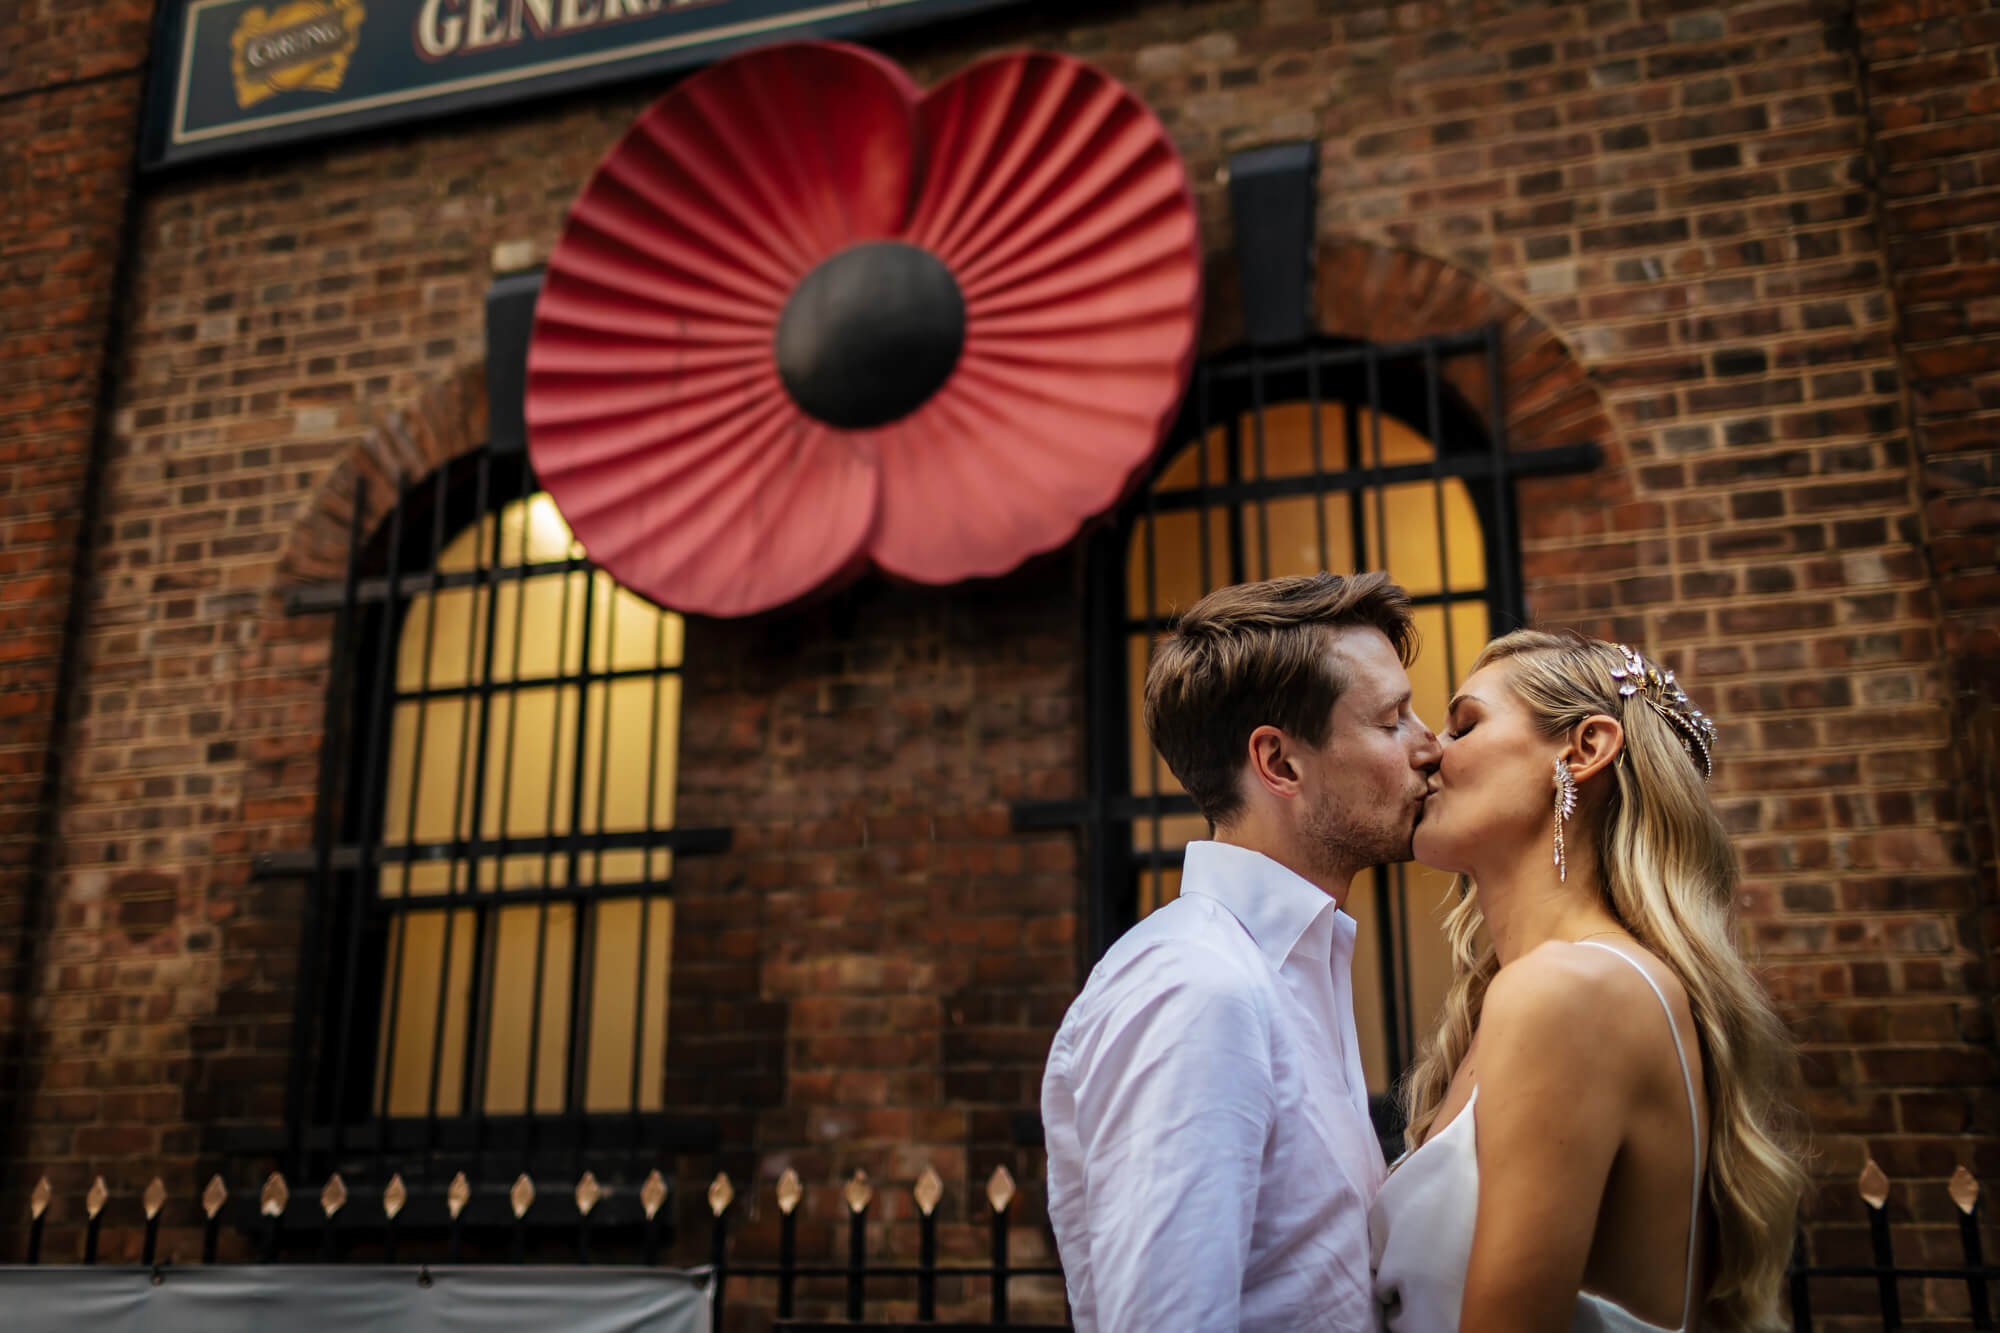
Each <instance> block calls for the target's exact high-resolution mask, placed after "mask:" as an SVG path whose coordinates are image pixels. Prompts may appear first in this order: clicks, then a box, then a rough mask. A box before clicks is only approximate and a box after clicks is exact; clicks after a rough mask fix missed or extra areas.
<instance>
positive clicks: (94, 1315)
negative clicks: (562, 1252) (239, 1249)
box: [0, 1264, 710, 1333]
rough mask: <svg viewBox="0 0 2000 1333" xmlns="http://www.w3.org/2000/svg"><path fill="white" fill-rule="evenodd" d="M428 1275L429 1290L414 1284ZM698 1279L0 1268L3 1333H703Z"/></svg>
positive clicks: (621, 1274) (560, 1271) (620, 1272)
mask: <svg viewBox="0 0 2000 1333" xmlns="http://www.w3.org/2000/svg"><path fill="white" fill-rule="evenodd" d="M426 1273H427V1274H428V1277H429V1282H428V1284H426V1283H425V1282H424V1281H422V1278H423V1277H424V1275H425V1274H426ZM709 1309H710V1307H709V1298H708V1285H707V1282H706V1281H705V1279H704V1278H703V1277H701V1276H700V1275H692V1274H687V1273H680V1272H674V1271H669V1270H661V1269H656V1268H608V1267H607V1268H526V1267H523V1268H512V1267H507V1268H502V1267H477V1268H473V1267H464V1268H432V1269H428V1270H426V1269H421V1268H418V1267H416V1266H414V1265H413V1266H409V1267H404V1266H401V1265H398V1266H396V1267H393V1268H391V1267H379V1266H377V1267H369V1266H365V1265H360V1264H328V1265H323V1266H317V1267H314V1266H305V1265H283V1264H269V1265H247V1264H245V1265H234V1264H231V1265H215V1266H208V1267H200V1268H171V1267H169V1268H163V1269H161V1270H160V1281H159V1283H158V1285H155V1284H154V1282H153V1276H152V1273H151V1271H150V1270H148V1269H144V1268H123V1267H120V1268H112V1267H91V1268H78V1267H35V1268H0V1328H4V1329H6V1330H7V1331H8V1333H41V1330H44V1329H47V1330H51V1331H53V1330H58V1329H60V1330H64V1333H72V1331H75V1330H85V1329H87V1330H89V1331H90V1333H332V1331H333V1330H340V1331H341V1333H352V1330H355V1329H366V1330H368V1333H458V1331H459V1330H463V1331H464V1333H473V1331H474V1330H478V1333H494V1331H495V1330H521V1331H522V1333H528V1331H529V1330H532V1331H533V1333H545V1331H549V1333H553V1331H555V1330H560V1333H709V1324H710V1321H709Z"/></svg>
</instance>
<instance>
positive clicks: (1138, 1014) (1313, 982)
mask: <svg viewBox="0 0 2000 1333" xmlns="http://www.w3.org/2000/svg"><path fill="white" fill-rule="evenodd" d="M1414 646H1415V644H1414V635H1413V633H1412V631H1411V628H1410V618H1409V598H1408V597H1407V596H1406V595H1405V594H1404V592H1403V590H1402V589H1401V588H1399V587H1397V586H1396V585H1395V584H1393V583H1391V582H1389V580H1388V578H1387V577H1386V576H1385V575H1382V574H1362V575H1357V576H1354V577H1351V578H1342V577H1339V576H1337V575H1333V574H1317V575H1312V576H1309V577H1301V578H1290V579H1276V580H1272V581H1270V582H1267V583H1254V584H1243V585H1239V586H1237V587H1231V588H1223V589H1220V590H1218V591H1216V592H1214V593H1211V594H1209V595H1208V596H1207V597H1204V598H1203V599H1202V600H1201V601H1199V602H1197V603H1195V604H1194V605H1193V606H1191V607H1189V608H1188V610H1187V611H1186V612H1185V613H1184V614H1183V615H1182V616H1181V617H1180V618H1179V620H1178V621H1177V622H1176V624H1175V627H1174V629H1173V631H1172V632H1171V633H1170V634H1168V635H1167V636H1166V637H1165V638H1164V639H1162V640H1161V642H1160V643H1159V645H1158V646H1157V647H1156V649H1155V651H1154V654H1153V660H1152V665H1151V667H1150V669H1149V670H1148V672H1147V674H1146V727H1147V730H1148V731H1149V732H1150V733H1151V735H1152V739H1153V744H1154V746H1155V748H1157V749H1158V750H1159V752H1160V754H1161V756H1162V757H1163V758H1164V759H1165V760H1166V762H1167V765H1168V767H1169V768H1171V769H1172V770H1173V772H1174V775H1175V777H1177V778H1179V779H1180V782H1181V785H1182V786H1183V787H1184V788H1186V790H1187V792H1188V794H1189V795H1190V796H1191V797H1193V799H1194V801H1195V804H1196V805H1197V806H1198V807H1199V808H1200V809H1201V811H1202V813H1203V814H1204V815H1206V816H1207V817H1208V819H1209V822H1210V824H1211V825H1212V826H1213V828H1214V841H1210V842H1193V843H1190V844H1188V848H1187V859H1186V862H1185V863H1184V866H1183V869H1182V874H1181V889H1180V896H1179V897H1178V898H1177V899H1175V900H1174V901H1173V902H1170V903H1168V904H1167V905H1166V906H1165V907H1162V908H1161V909H1160V910H1158V911H1156V912H1154V913H1153V914H1152V915H1151V916H1149V917H1147V918H1146V919H1145V920H1144V921H1142V922H1140V923H1139V924H1138V925H1137V926H1135V927H1134V928H1133V929H1132V930H1130V931H1128V932H1127V933H1126V934H1125V936H1124V937H1123V938H1122V939H1120V940H1119V941H1118V942H1117V943H1116V944H1115V945H1113V946H1112V948H1111V949H1110V951H1109V952H1107V953H1106V954H1105V955H1104V958H1103V959H1102V960H1101V961H1100V962H1099V963H1098V964H1097V967H1096V968H1095V969H1094V970H1093V971H1092V972H1091V975H1090V980H1089V982H1088V983H1087V984H1086V985H1085V987H1084V989H1083V993H1082V994H1081V995H1079V996H1078V997H1077V999H1076V1002H1075V1003H1074V1004H1072V1005H1071V1006H1070V1010H1069V1013H1068V1014H1067V1015H1066V1016H1065V1017H1064V1019H1063V1022H1062V1026H1061V1028H1060V1029H1059V1030H1058V1032H1057V1034H1056V1039H1055V1045H1054V1048H1053V1049H1052V1050H1051V1051H1050V1053H1049V1062H1048V1070H1047V1073H1046V1075H1045V1077H1044V1079H1043V1082H1042V1121H1043V1124H1044V1127H1045V1129H1046V1132H1047V1142H1048V1157H1049V1218H1050V1220H1051V1222H1052V1223H1053V1224H1054V1226H1055V1233H1056V1244H1057V1248H1058V1249H1059V1251H1060V1253H1061V1256H1062V1262H1063V1271H1064V1275H1065V1278H1066V1280H1067V1282H1068V1285H1069V1298H1070V1306H1071V1311H1072V1313H1073V1315H1074V1317H1075V1320H1076V1326H1077V1328H1078V1329H1080V1330H1083V1331H1084V1333H1094V1331H1095V1330H1103V1331H1104V1333H1168V1331H1169V1330H1178V1329H1188V1330H1200V1331H1201V1333H1210V1331H1212V1330H1227V1329H1238V1328H1241V1329H1256V1330H1271V1331H1272V1333H1279V1331H1280V1330H1282V1331H1283V1333H1305V1331H1306V1330H1330V1331H1333V1333H1350V1331H1352V1333H1361V1331H1362V1330H1371V1329H1373V1328H1374V1327H1375V1313H1374V1308H1373V1303H1372V1298H1371V1295H1370V1286H1369V1276H1368V1206H1369V1204H1370V1203H1371V1202H1372V1201H1373V1199H1374V1197H1375V1191H1376V1190H1377V1189H1378V1188H1379V1187H1380V1186H1381V1183H1382V1179H1383V1176H1384V1174H1385V1167H1384V1164H1383V1160H1382V1151H1381V1148H1380V1146H1379V1144H1378V1143H1377V1141H1376V1137H1375V1132H1374V1128H1373V1126H1372V1125H1371V1124H1370V1121H1369V1117H1368V1091H1367V1087H1366V1085H1365V1083H1364V1081H1363V1078H1362V1073H1361V1056H1360V1050H1359V1048H1358V1043H1357V1040H1356V1036H1355V1029H1354V1009H1353V1003H1352V987H1351V981H1350V965H1351V963H1352V960H1353V956H1354V935H1355V923H1354V919H1353V918H1352V917H1350V916H1348V915H1347V914H1346V913H1345V912H1342V911H1341V910H1340V906H1341V903H1342V902H1343V901H1344V900H1345V899H1346V897H1347V893H1348V886H1349V883H1350V881H1351V880H1353V878H1354V877H1355V875H1357V874H1358V873H1360V872H1361V871H1362V870H1364V869H1366V868H1368V867H1370V866H1374V865H1381V864H1385V863H1388V862H1392V861H1401V860H1407V859H1408V858H1409V855H1410V838H1411V834H1412V831H1413V829H1414V828H1415V825H1416V822H1417V821H1418V819H1420V818H1421V817H1422V810H1423V800H1424V794H1425V791H1426V787H1427V783H1428V779H1429V776H1430V773H1431V772H1432V770H1434V769H1435V768H1436V766H1437V761H1438V756H1439V748H1438V742H1437V738H1436V737H1435V736H1433V735H1432V734H1431V732H1430V730H1429V729H1428V728H1426V727H1425V726H1424V724H1423V723H1422V721H1420V720H1419V719H1418V718H1417V716H1416V715H1415V713H1414V712H1412V711H1411V707H1410V682H1409V677H1408V675H1407V674H1406V671H1405V668H1406V667H1407V665H1408V663H1409V661H1410V657H1411V654H1412V652H1413V650H1414Z"/></svg>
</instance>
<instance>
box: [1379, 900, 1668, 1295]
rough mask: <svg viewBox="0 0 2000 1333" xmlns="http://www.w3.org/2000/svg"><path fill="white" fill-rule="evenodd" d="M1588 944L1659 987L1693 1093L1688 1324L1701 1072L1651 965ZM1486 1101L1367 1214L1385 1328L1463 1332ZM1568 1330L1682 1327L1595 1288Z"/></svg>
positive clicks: (1467, 1111) (1400, 1164)
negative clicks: (1697, 1075)
mask: <svg viewBox="0 0 2000 1333" xmlns="http://www.w3.org/2000/svg"><path fill="white" fill-rule="evenodd" d="M1580 943H1581V944H1582V945H1583V947H1585V948H1587V949H1603V950H1604V951H1605V952H1606V953H1611V954H1616V955H1617V956H1618V957H1619V958H1621V959H1623V960H1624V961H1625V962H1626V963H1628V964H1630V965H1631V967H1632V968H1633V970H1634V971H1636V972H1638V974H1639V975H1640V976H1641V977H1642V978H1644V979H1645V982H1646V984H1647V985H1648V986H1650V987H1652V990H1653V994H1654V995H1656V996H1658V997H1659V1001H1660V1008H1661V1009H1663V1010H1665V1011H1666V1015H1667V1028H1668V1030H1669V1031H1671V1032H1672V1033H1673V1037H1674V1054H1675V1055H1676V1056H1678V1057H1679V1058H1680V1062H1681V1084H1682V1086H1683V1087H1684V1088H1685V1089H1686V1090H1687V1099H1688V1121H1689V1123H1690V1124H1691V1125H1693V1126H1694V1130H1693V1133H1694V1186H1693V1189H1692V1191H1691V1197H1690V1198H1689V1200H1688V1217H1689V1224H1688V1251H1687V1258H1686V1268H1687V1277H1686V1280H1685V1281H1684V1282H1683V1284H1682V1288H1681V1325H1680V1327H1681V1329H1683V1330H1684V1329H1686V1328H1687V1326H1688V1323H1689V1316H1690V1311H1691V1306H1692V1303H1693V1299H1694V1258H1695V1248H1694V1247H1695V1228H1694V1222H1693V1219H1694V1217H1695V1216H1696V1210H1697V1209H1699V1208H1700V1206H1701V1178H1702V1160H1701V1116H1700V1115H1699V1113H1698V1112H1697V1110H1696V1107H1695V1096H1694V1078H1693V1076H1692V1075H1690V1074H1689V1072H1688V1060H1687V1051H1686V1049H1685V1048H1684V1047H1683V1046H1682V1045H1681V1034H1680V1029H1679V1028H1678V1027H1677V1026H1676V1025H1675V1024H1674V1011H1673V1009H1672V1007H1671V1006H1669V1005H1668V1004H1667V997H1666V994H1665V993H1664V992H1663V991H1661V990H1660V986H1659V983H1658V982H1656V981H1654V980H1653V978H1652V976H1651V974H1649V973H1648V972H1647V971H1646V969H1645V968H1643V967H1640V966H1639V964H1638V963H1636V962H1634V961H1633V960H1632V958H1631V956H1630V955H1628V954H1627V953H1625V952H1624V951H1623V950H1622V949H1617V948H1614V947H1612V946H1611V945H1609V944H1599V943H1596V942H1594V941H1590V940H1584V941H1580ZM1478 1100H1479V1089H1478V1088H1477V1087H1474V1088H1473V1090H1472V1095H1471V1096H1470V1097H1469V1098H1467V1099H1466V1103H1465V1106H1464V1107H1463V1108H1462V1109H1460V1111H1459V1113H1458V1114H1457V1115H1455V1116H1453V1117H1452V1119H1451V1123H1450V1124H1448V1125H1446V1126H1445V1127H1444V1128H1443V1129H1440V1130H1436V1131H1434V1132H1433V1133H1432V1134H1431V1136H1430V1137H1429V1138H1428V1139H1425V1140H1424V1141H1423V1143H1422V1144H1421V1145H1419V1146H1418V1147H1417V1148H1416V1149H1415V1150H1414V1151H1411V1152H1407V1153H1404V1154H1403V1156H1402V1157H1400V1158H1398V1159H1397V1161H1396V1165H1395V1166H1394V1167H1392V1168H1391V1169H1390V1172H1389V1179H1388V1180H1387V1181H1386V1182H1384V1184H1383V1186H1382V1190H1381V1192H1380V1193H1379V1194H1377V1195H1376V1197H1375V1206H1374V1207H1373V1208H1372V1209H1370V1210H1369V1213H1368V1248H1369V1262H1370V1267H1371V1268H1372V1269H1373V1271H1374V1274H1375V1303H1376V1307H1377V1309H1378V1310H1379V1311H1380V1312H1381V1327H1382V1329H1383V1330H1384V1331H1385V1333H1456V1330H1457V1329H1458V1321H1459V1311H1460V1309H1461V1307H1462V1306H1463V1305H1464V1302H1465V1274H1466V1269H1467V1267H1468V1265H1470V1263H1471V1262H1472V1223H1473V1217H1474V1214H1475V1213H1476V1212H1477V1211H1478V1204H1479V1158H1478V1155H1477V1153H1476V1152H1475V1140H1474V1137H1473V1136H1474V1134H1475V1133H1476V1130H1475V1129H1474V1122H1473V1118H1472V1108H1473V1105H1474V1103H1476V1102H1477V1101H1478ZM1569 1328H1570V1333H1678V1331H1677V1330H1669V1329H1666V1328H1663V1327H1662V1326H1661V1325H1659V1324H1649V1323H1647V1322H1646V1321H1645V1320H1643V1319H1641V1318H1639V1317H1638V1316H1637V1315H1635V1314H1633V1313H1632V1312H1631V1311H1629V1310H1627V1309H1625V1307H1623V1306H1621V1305H1616V1304H1613V1303H1612V1302H1611V1301H1609V1300H1606V1299H1605V1298H1604V1297H1602V1296H1597V1295H1593V1294H1592V1293H1590V1292H1587V1291H1586V1292H1582V1293H1579V1294H1578V1296H1577V1298H1576V1313H1575V1314H1574V1315H1573V1316H1572V1317H1571V1319H1570V1323H1569Z"/></svg>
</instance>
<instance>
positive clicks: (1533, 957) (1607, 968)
mask: <svg viewBox="0 0 2000 1333" xmlns="http://www.w3.org/2000/svg"><path fill="white" fill-rule="evenodd" d="M1664 970H1665V969H1664V968H1660V967H1659V965H1658V964H1657V963H1655V964H1654V966H1653V967H1650V968H1648V969H1647V973H1648V975H1655V974H1656V973H1658V972H1664ZM1479 1027H1480V1032H1481V1037H1482V1039H1483V1040H1485V1041H1487V1042H1488V1043H1490V1044H1493V1045H1500V1044H1504V1045H1508V1046H1513V1045H1516V1044H1517V1043H1518V1044H1526V1045H1531V1046H1533V1047H1534V1048H1536V1049H1537V1050H1538V1051H1540V1052H1542V1053H1543V1055H1544V1056H1545V1057H1555V1056H1560V1055H1563V1054H1565V1053H1568V1054H1571V1055H1575V1056H1579V1057H1587V1058H1589V1059H1590V1060H1591V1061H1592V1063H1593V1064H1596V1065H1598V1066H1600V1067H1601V1066H1603V1065H1605V1064H1607V1063H1609V1064H1623V1063H1625V1062H1626V1061H1627V1059H1628V1058H1629V1057H1630V1056H1632V1055H1634V1054H1636V1053H1637V1052H1638V1051H1644V1050H1646V1049H1649V1047H1650V1043H1649V1042H1645V1041H1643V1040H1641V1039H1642V1038H1643V1036H1644V1034H1645V1033H1647V1032H1657V1031H1659V1030H1660V1015H1659V1001H1658V1000H1657V999H1655V998H1654V996H1653V993H1652V990H1651V988H1650V987H1648V986H1647V984H1646V980H1645V978H1644V977H1642V976H1640V975H1639V973H1638V972H1635V971H1634V970H1633V969H1632V967H1631V965H1630V964H1629V963H1627V962H1623V961H1621V960H1620V959H1618V958H1616V957H1613V956H1612V955H1611V953H1610V952H1609V951H1608V950H1605V949H1595V948H1589V947H1586V946H1584V945H1580V944H1570V943H1567V942H1565V941H1561V940H1551V941H1549V942H1548V943H1546V944H1543V945H1541V946H1539V947H1538V948H1535V949H1533V950H1531V951H1529V952H1528V953H1525V954H1523V955H1522V956H1521V957H1519V958H1517V959H1515V960H1514V961H1513V962H1511V963H1509V964H1507V966H1505V967H1503V968H1501V969H1500V971H1499V972H1497V973H1496V974H1495V975H1494V977H1493V981H1492V984H1491V985H1489V986H1488V987H1487V991H1486V1000H1485V1003H1484V1005H1483V1006H1482V1008H1481V1012H1480V1017H1479ZM1635 1046H1636V1048H1637V1050H1636V1051H1635Z"/></svg>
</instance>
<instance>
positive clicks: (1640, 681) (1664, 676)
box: [1611, 643, 1715, 778]
mask: <svg viewBox="0 0 2000 1333" xmlns="http://www.w3.org/2000/svg"><path fill="white" fill-rule="evenodd" d="M1612 646H1613V647H1614V648H1616V649H1617V650H1618V651H1619V653H1620V654H1621V655H1622V656H1623V657H1624V659H1625V660H1624V662H1623V663H1622V664H1620V665H1618V666H1615V667H1613V668H1611V678H1612V679H1613V680H1615V681H1617V682H1618V693H1619V695H1620V696H1621V697H1623V698H1626V699H1629V698H1631V697H1632V696H1633V695H1635V694H1636V695H1638V696H1639V697H1640V698H1642V699H1644V700H1645V701H1646V702H1647V703H1649V704H1651V705H1652V706H1653V711H1654V712H1656V713H1658V714H1659V715H1660V716H1661V717H1663V718H1665V719H1666V720H1667V722H1668V724H1669V725H1670V726H1672V727H1673V728H1674V730H1675V731H1677V732H1679V733H1680V742H1681V748H1682V749H1683V750H1686V751H1687V756H1688V758H1690V759H1692V760H1694V761H1695V762H1696V763H1697V764H1700V765H1701V775H1702V777H1704V778H1711V777H1714V776H1715V758H1714V754H1713V750H1714V746H1715V723H1714V722H1712V721H1710V720H1709V717H1708V714H1706V713H1704V712H1702V711H1701V710H1700V709H1699V708H1696V707H1695V706H1694V700H1692V699H1690V698H1688V696H1687V691H1686V690H1683V689H1682V688H1681V687H1680V682H1678V681H1676V680H1675V679H1674V673H1673V672H1671V671H1665V670H1662V669H1661V668H1660V666H1659V665H1658V664H1657V663H1654V662H1650V661H1648V660H1647V659H1646V658H1645V657H1644V656H1643V655H1642V654H1640V653H1639V652H1637V651H1636V650H1634V649H1632V648H1628V647H1626V646H1625V645H1624V644H1622V643H1619V644H1613V645H1612Z"/></svg>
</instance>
